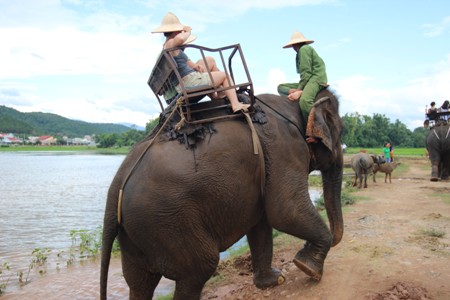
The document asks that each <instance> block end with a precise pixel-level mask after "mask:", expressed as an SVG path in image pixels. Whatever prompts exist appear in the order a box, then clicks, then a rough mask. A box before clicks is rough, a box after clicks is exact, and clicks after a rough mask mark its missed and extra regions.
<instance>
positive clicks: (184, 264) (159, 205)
mask: <svg viewBox="0 0 450 300" xmlns="http://www.w3.org/2000/svg"><path fill="white" fill-rule="evenodd" d="M332 96H333V95H332ZM258 97H259V100H257V102H258V104H259V105H260V106H261V107H262V108H263V109H264V111H265V113H266V119H267V122H266V123H265V124H258V123H255V124H254V126H255V128H256V130H257V133H258V135H259V138H260V141H261V146H262V150H263V155H264V157H263V158H264V160H265V164H264V166H265V173H261V171H263V170H262V167H263V164H261V161H260V156H259V155H255V154H254V152H253V145H252V136H251V130H250V128H249V125H248V124H247V123H246V122H245V121H244V120H243V119H232V120H228V121H220V122H215V123H214V129H215V133H214V134H210V135H207V136H206V138H205V139H204V140H198V141H197V142H196V148H195V151H193V150H191V149H187V148H186V146H185V145H184V144H181V143H180V142H179V141H177V140H169V139H168V137H167V134H161V135H160V136H158V137H156V138H155V141H154V142H153V144H152V145H151V147H150V148H149V149H148V151H147V152H146V153H145V155H144V156H143V158H142V160H141V162H140V163H139V164H137V167H136V168H135V170H134V171H133V173H132V175H131V176H130V177H129V179H128V181H127V183H126V185H125V188H124V191H123V203H122V206H121V213H122V221H121V223H120V224H119V223H118V220H117V208H118V200H117V199H118V195H119V189H120V187H121V186H122V184H123V182H124V180H125V179H126V178H127V174H129V173H130V172H131V169H132V168H133V166H134V164H135V162H136V161H137V160H138V158H139V156H140V154H141V153H142V151H143V150H144V149H145V148H146V147H147V145H148V143H149V142H150V141H151V140H152V139H153V138H154V134H153V135H152V136H150V137H149V138H148V139H147V140H145V141H143V142H142V143H140V144H138V145H137V146H136V147H134V148H133V149H132V150H131V152H130V153H129V154H128V155H127V157H126V158H125V160H124V162H123V163H122V165H121V167H120V168H119V170H118V172H117V174H116V176H115V178H114V180H113V182H112V184H111V187H110V189H109V192H108V199H107V204H106V209H105V217H104V227H103V229H104V231H103V249H102V264H101V279H100V286H101V299H106V286H107V276H108V268H109V261H110V255H111V254H110V252H111V248H112V244H113V241H114V238H115V237H116V236H117V237H118V240H119V244H120V248H121V259H122V268H123V275H124V278H125V280H126V282H127V284H128V286H129V288H130V299H152V297H153V292H154V290H155V288H156V286H157V285H158V283H159V281H160V279H161V277H162V276H164V277H166V278H169V279H171V280H174V281H176V288H175V293H174V299H176V300H180V299H200V295H201V291H202V289H203V286H204V284H205V283H206V281H207V280H208V279H209V278H210V277H211V276H212V275H213V274H214V272H215V270H216V267H217V265H218V262H219V254H220V252H222V251H225V250H226V249H228V248H229V247H230V246H232V245H233V244H234V243H236V242H237V241H238V240H239V239H241V238H242V237H243V236H244V235H246V236H247V240H248V243H249V246H250V251H251V256H252V268H253V280H254V283H255V285H256V286H257V287H258V288H268V287H271V286H275V285H278V284H281V283H282V282H283V281H284V277H283V275H282V274H281V271H280V270H277V269H274V268H272V266H271V264H272V251H273V250H272V248H273V244H272V243H273V242H272V228H275V229H277V230H279V231H282V232H285V233H288V234H291V235H293V236H296V237H298V238H300V239H303V240H305V241H306V244H305V245H304V247H303V248H302V249H301V250H300V251H298V253H297V254H296V255H295V258H294V262H295V264H296V265H297V266H298V267H299V268H300V269H301V270H302V271H304V272H305V273H307V274H308V275H310V276H311V277H312V278H313V279H315V280H320V278H321V276H322V272H323V264H324V260H325V258H326V256H327V253H328V251H329V249H330V247H331V246H333V245H336V244H337V243H339V241H340V240H341V238H342V234H343V228H344V227H343V218H342V210H341V202H340V201H341V200H340V194H341V186H342V170H343V159H342V149H341V140H340V133H341V130H342V123H341V120H340V117H339V115H338V114H333V115H329V114H328V113H327V109H328V108H327V107H325V108H324V109H322V111H324V113H325V114H327V115H325V116H324V118H323V120H325V119H326V120H328V121H329V122H330V129H329V132H330V133H331V134H332V135H333V137H332V140H333V145H334V146H335V147H334V148H335V149H334V150H333V152H332V153H331V152H330V151H328V152H327V150H326V149H323V148H321V145H320V144H321V143H319V144H315V145H313V147H314V148H315V150H314V151H315V153H317V154H316V156H315V158H316V159H315V163H314V166H317V167H318V168H320V170H321V172H322V181H323V189H324V198H325V206H326V209H327V214H328V219H329V223H330V227H328V226H327V225H326V223H325V222H324V220H323V218H322V217H321V216H320V215H319V214H318V212H317V210H316V209H315V207H314V205H313V203H312V202H311V199H310V197H309V193H308V175H309V173H310V171H311V166H312V165H313V162H312V158H311V156H310V151H309V149H308V145H307V144H306V142H305V139H304V137H303V136H302V135H301V134H300V131H299V130H298V127H297V126H298V125H299V116H300V111H299V105H298V103H292V102H289V101H288V100H287V98H285V97H280V96H275V95H260V96H258ZM261 101H264V102H265V103H267V104H270V107H271V108H269V107H267V106H265V105H263V104H262V103H261ZM330 103H331V102H330ZM330 105H331V104H330ZM335 106H336V107H335V109H336V111H338V108H337V106H338V103H337V100H336V101H335ZM157 129H158V128H157ZM262 174H265V176H262ZM263 178H265V180H264V181H262V179H263ZM261 184H262V186H261Z"/></svg>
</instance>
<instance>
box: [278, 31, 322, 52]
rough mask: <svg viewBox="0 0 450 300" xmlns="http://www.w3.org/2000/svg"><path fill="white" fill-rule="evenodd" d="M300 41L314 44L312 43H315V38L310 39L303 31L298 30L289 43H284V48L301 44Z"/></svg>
mask: <svg viewBox="0 0 450 300" xmlns="http://www.w3.org/2000/svg"><path fill="white" fill-rule="evenodd" d="M300 43H305V44H312V43H314V41H313V40H308V39H307V38H305V36H304V35H303V33H301V32H298V31H296V32H294V34H293V35H292V37H291V40H290V41H289V43H287V44H286V45H284V46H283V48H289V47H291V46H292V45H295V44H300Z"/></svg>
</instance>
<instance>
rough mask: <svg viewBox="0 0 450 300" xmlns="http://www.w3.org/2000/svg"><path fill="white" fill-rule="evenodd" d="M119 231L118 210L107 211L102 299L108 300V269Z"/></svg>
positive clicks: (103, 239) (101, 272)
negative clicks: (109, 212) (108, 212)
mask: <svg viewBox="0 0 450 300" xmlns="http://www.w3.org/2000/svg"><path fill="white" fill-rule="evenodd" d="M118 233H119V223H118V222H117V214H116V211H114V213H111V214H106V213H105V219H104V223H103V238H102V260H101V270H100V299H101V300H106V298H107V297H106V296H107V287H108V271H109V263H110V261H111V252H112V249H113V244H114V240H115V239H116V237H117V235H118Z"/></svg>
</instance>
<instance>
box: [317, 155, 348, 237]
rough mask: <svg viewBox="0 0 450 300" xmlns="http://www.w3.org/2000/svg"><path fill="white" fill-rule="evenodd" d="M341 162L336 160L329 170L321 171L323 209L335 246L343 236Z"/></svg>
mask: <svg viewBox="0 0 450 300" xmlns="http://www.w3.org/2000/svg"><path fill="white" fill-rule="evenodd" d="M342 171H343V160H342V158H341V159H340V160H339V159H338V160H337V161H336V162H335V163H334V164H333V165H332V166H331V167H330V168H328V169H327V170H323V171H322V183H323V196H324V199H325V209H326V211H327V215H328V220H329V223H330V231H331V234H332V235H333V244H332V246H336V245H337V244H339V242H340V241H341V239H342V235H343V234H344V219H343V216H342V207H341V189H342Z"/></svg>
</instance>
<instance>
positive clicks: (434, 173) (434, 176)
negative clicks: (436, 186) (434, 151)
mask: <svg viewBox="0 0 450 300" xmlns="http://www.w3.org/2000/svg"><path fill="white" fill-rule="evenodd" d="M438 180H439V161H438V160H433V161H431V179H430V181H438Z"/></svg>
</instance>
